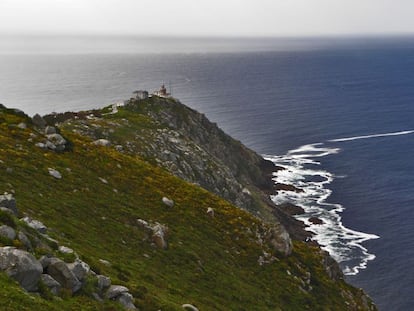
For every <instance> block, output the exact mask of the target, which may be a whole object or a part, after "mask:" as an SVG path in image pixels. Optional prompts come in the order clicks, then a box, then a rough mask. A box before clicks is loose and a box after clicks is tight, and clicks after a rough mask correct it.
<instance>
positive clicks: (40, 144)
mask: <svg viewBox="0 0 414 311" xmlns="http://www.w3.org/2000/svg"><path fill="white" fill-rule="evenodd" d="M35 146H36V147H39V148H41V149H47V146H46V144H44V143H36V144H35ZM55 148H56V146H55Z"/></svg>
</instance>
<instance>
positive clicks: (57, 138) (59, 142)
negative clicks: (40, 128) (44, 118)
mask: <svg viewBox="0 0 414 311" xmlns="http://www.w3.org/2000/svg"><path fill="white" fill-rule="evenodd" d="M46 137H47V139H48V141H49V142H51V143H52V144H53V145H55V149H56V151H63V150H65V148H66V140H65V139H64V138H63V137H62V135H60V134H50V135H46Z"/></svg>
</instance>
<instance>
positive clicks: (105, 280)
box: [97, 275, 111, 291]
mask: <svg viewBox="0 0 414 311" xmlns="http://www.w3.org/2000/svg"><path fill="white" fill-rule="evenodd" d="M97 279H98V288H99V290H100V291H103V290H104V289H106V288H108V287H109V286H111V279H110V278H109V277H107V276H105V275H98V276H97Z"/></svg>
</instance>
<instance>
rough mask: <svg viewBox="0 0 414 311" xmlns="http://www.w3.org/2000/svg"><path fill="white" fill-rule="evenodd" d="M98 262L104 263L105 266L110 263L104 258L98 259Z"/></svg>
mask: <svg viewBox="0 0 414 311" xmlns="http://www.w3.org/2000/svg"><path fill="white" fill-rule="evenodd" d="M99 262H100V263H101V264H104V265H105V266H110V265H111V263H110V262H109V261H108V260H105V259H99Z"/></svg>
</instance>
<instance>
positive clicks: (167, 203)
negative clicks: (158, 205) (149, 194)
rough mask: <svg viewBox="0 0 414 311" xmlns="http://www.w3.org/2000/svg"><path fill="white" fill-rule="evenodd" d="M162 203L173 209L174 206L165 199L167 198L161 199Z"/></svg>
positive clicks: (170, 201) (169, 200) (171, 201)
mask: <svg viewBox="0 0 414 311" xmlns="http://www.w3.org/2000/svg"><path fill="white" fill-rule="evenodd" d="M162 203H164V204H165V205H167V206H168V207H173V206H174V201H173V200H171V199H169V198H167V197H163V198H162Z"/></svg>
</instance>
